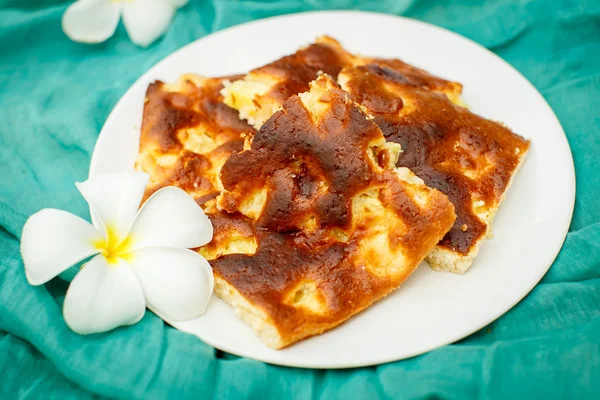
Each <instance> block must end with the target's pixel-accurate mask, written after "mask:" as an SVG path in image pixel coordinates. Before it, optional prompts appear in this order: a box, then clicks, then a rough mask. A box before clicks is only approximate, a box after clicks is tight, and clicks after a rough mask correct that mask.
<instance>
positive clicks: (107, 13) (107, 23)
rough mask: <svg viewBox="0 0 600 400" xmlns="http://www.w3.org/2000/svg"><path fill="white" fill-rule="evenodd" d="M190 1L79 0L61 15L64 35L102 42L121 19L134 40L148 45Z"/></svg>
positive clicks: (144, 45)
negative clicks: (178, 10)
mask: <svg viewBox="0 0 600 400" xmlns="http://www.w3.org/2000/svg"><path fill="white" fill-rule="evenodd" d="M187 3H188V0H78V1H76V2H75V3H73V4H71V5H70V6H69V8H67V11H65V13H64V15H63V18H62V28H63V31H64V32H65V34H66V35H67V36H68V37H69V38H70V39H72V40H74V41H76V42H83V43H100V42H104V41H105V40H106V39H108V38H109V37H111V36H112V35H113V34H114V33H115V30H116V29H117V26H118V25H119V19H120V18H121V15H122V16H123V24H124V25H125V29H126V30H127V34H128V35H129V37H130V38H131V41H132V42H133V43H135V44H137V45H138V46H142V47H146V46H148V45H150V43H152V42H154V41H155V40H156V39H158V38H159V37H160V36H162V35H163V34H164V33H165V32H166V31H167V28H168V27H169V24H170V23H171V19H172V18H173V15H174V14H175V11H176V10H177V9H178V8H180V7H183V6H184V5H186V4H187Z"/></svg>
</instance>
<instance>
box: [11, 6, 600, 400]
mask: <svg viewBox="0 0 600 400" xmlns="http://www.w3.org/2000/svg"><path fill="white" fill-rule="evenodd" d="M68 3H69V2H65V1H56V0H44V1H28V0H8V1H7V0H0V226H1V228H0V398H2V399H13V398H27V399H37V398H44V399H47V398H56V399H70V398H77V399H86V398H92V397H95V396H101V397H109V398H136V399H162V398H173V399H197V398H216V399H230V398H250V399H268V398H274V399H281V398H299V399H315V398H323V399H331V398H340V399H346V398H407V399H417V398H429V399H432V398H444V399H445V398H448V399H459V398H485V399H506V398H513V399H516V398H531V397H532V396H536V397H538V396H539V397H540V398H548V399H553V398H557V399H562V398H600V196H599V195H600V173H598V167H599V166H600V2H599V1H597V0H587V1H578V0H572V1H568V0H562V1H551V0H548V1H543V0H521V1H508V0H505V1H470V0H459V1H449V0H448V1H425V0H422V1H411V0H400V1H392V0H385V1H378V2H369V1H360V0H354V1H352V0H332V1H325V0H311V1H306V2H302V1H300V0H282V1H274V0H271V1H259V0H253V1H238V0H212V1H209V0H201V1H200V0H198V1H194V0H192V1H191V2H190V4H189V5H188V6H186V7H185V8H183V9H181V10H180V11H179V12H178V13H177V15H176V17H175V19H174V21H173V24H172V26H171V29H170V30H169V32H168V33H167V34H166V36H165V37H164V38H163V39H161V40H160V41H158V42H156V43H155V44H154V45H152V46H151V47H150V48H148V49H140V48H137V47H135V46H133V45H132V44H131V43H130V41H129V40H128V38H127V36H126V34H125V32H124V29H123V28H122V27H120V28H119V29H118V30H117V32H116V34H115V36H114V37H113V38H112V39H110V40H109V41H107V42H106V43H104V44H100V45H93V46H89V45H83V44H78V43H73V42H71V41H69V40H68V39H67V38H66V37H65V36H64V34H63V33H62V31H61V28H60V18H61V15H62V13H63V12H64V10H65V8H66V6H67V5H68ZM332 7H334V8H343V9H348V8H352V9H362V10H371V11H380V12H387V13H392V14H398V15H405V16H409V17H413V18H417V19H420V20H424V21H427V22H431V23H433V24H437V25H440V26H443V27H446V28H449V29H451V30H453V31H455V32H458V33H461V34H463V35H465V36H467V37H469V38H471V39H473V40H475V41H477V42H479V43H481V44H482V45H484V46H486V47H488V48H489V49H491V50H492V51H494V52H495V53H497V54H498V55H500V56H501V57H503V58H504V59H505V60H507V61H508V62H509V63H511V64H512V65H513V66H515V67H516V68H517V69H518V70H519V71H521V72H522V73H523V74H524V75H525V76H526V77H527V78H528V79H530V80H531V82H533V84H534V85H535V86H536V87H537V88H538V89H539V90H540V91H541V93H542V94H543V95H544V97H545V98H546V99H547V100H548V102H549V103H550V105H551V106H552V108H553V109H554V110H555V112H556V114H557V115H558V117H559V119H560V121H561V123H562V125H563V127H564V129H565V131H566V133H567V136H568V139H569V143H570V145H571V148H572V151H573V155H574V159H575V166H576V172H577V200H576V207H575V214H574V217H573V222H572V224H571V227H570V231H569V234H568V237H567V240H566V243H565V245H564V248H563V250H562V252H561V253H560V255H559V257H558V259H557V260H556V262H555V263H554V265H553V266H552V268H551V269H550V271H549V272H548V273H547V274H546V276H545V277H544V279H543V280H542V282H541V283H540V284H539V285H537V286H536V287H535V288H534V289H533V291H532V292H531V293H530V294H529V295H528V296H527V297H526V298H525V299H524V300H523V301H521V302H520V303H519V304H518V305H517V306H516V307H514V308H513V309H512V310H511V311H509V312H508V313H507V314H506V315H504V316H503V317H501V318H500V319H499V320H497V321H496V322H494V323H492V324H491V325H490V326H488V327H486V328H484V329H482V330H481V331H480V332H477V333H475V334H474V335H472V336H470V337H469V338H466V339H464V340H461V341H460V342H458V343H455V344H452V345H449V346H445V347H443V348H440V349H437V350H434V351H432V352H429V353H427V354H424V355H421V356H418V357H415V358H412V359H409V360H404V361H399V362H395V363H390V364H386V365H380V366H376V367H371V368H361V369H354V370H338V371H335V370H331V371H319V370H300V369H293V368H284V367H277V366H271V365H267V364H264V363H261V362H258V361H253V360H249V359H243V358H238V357H235V356H231V355H228V354H223V353H221V352H219V351H216V350H215V349H213V348H212V347H210V346H208V345H206V344H204V343H203V342H201V341H199V340H198V339H196V338H195V337H193V336H190V335H187V334H184V333H181V332H179V331H176V330H174V329H172V328H170V327H168V326H165V324H164V323H163V322H162V321H161V320H160V319H158V318H157V317H156V316H154V315H153V314H152V313H149V312H148V313H146V316H145V317H144V319H143V320H142V321H141V322H140V323H139V324H137V325H135V326H132V327H128V328H121V329H117V330H115V331H113V332H109V333H105V334H99V335H92V336H88V337H81V336H78V335H76V334H74V333H72V332H71V331H70V330H69V329H68V328H67V327H66V325H65V323H64V321H63V319H62V316H61V303H62V299H63V297H64V293H65V291H66V288H67V283H66V282H65V281H63V280H61V279H55V280H53V281H52V282H50V283H49V284H47V285H45V286H42V287H31V286H29V285H28V284H27V282H26V280H25V275H24V272H23V265H22V261H21V258H20V255H19V236H20V232H21V229H22V226H23V223H24V221H25V220H26V218H27V216H28V215H30V214H32V213H33V212H35V211H37V210H39V209H41V208H45V207H56V208H60V209H65V210H69V211H72V212H74V213H77V214H79V215H81V216H84V217H87V212H86V204H85V202H84V201H83V199H82V198H81V197H80V195H79V194H78V192H77V191H76V189H75V187H74V186H73V182H74V181H81V180H84V179H85V177H86V175H87V171H88V165H89V162H90V155H91V153H92V149H93V146H94V143H95V141H96V138H97V136H98V132H99V131H100V128H101V127H102V124H103V122H104V121H105V119H106V117H107V116H108V113H109V112H110V110H111V109H112V107H113V106H114V105H115V104H116V102H117V100H118V99H119V98H120V97H121V96H122V95H123V94H124V93H125V91H126V90H127V88H128V87H129V86H130V85H131V84H132V83H133V82H134V81H135V79H136V78H137V77H138V76H140V75H141V74H142V73H143V72H144V71H146V70H147V69H148V68H150V67H151V66H152V65H153V64H155V63H156V62H157V61H159V60H160V59H161V58H163V57H164V56H166V55H168V54H169V53H171V52H173V51H174V50H176V49H178V48H179V47H181V46H183V45H185V44H187V43H189V42H191V41H193V40H195V39H198V38H201V37H203V36H205V35H207V34H209V33H211V32H214V31H217V30H219V29H223V28H225V27H228V26H231V25H235V24H239V23H243V22H246V21H251V20H254V19H257V18H263V17H268V16H272V15H277V14H285V13H291V12H298V11H308V10H317V9H323V8H332ZM357 29H360V27H357ZM398 40H410V39H409V38H398ZM561 195H562V190H561V188H556V196H561ZM548 201H552V199H548Z"/></svg>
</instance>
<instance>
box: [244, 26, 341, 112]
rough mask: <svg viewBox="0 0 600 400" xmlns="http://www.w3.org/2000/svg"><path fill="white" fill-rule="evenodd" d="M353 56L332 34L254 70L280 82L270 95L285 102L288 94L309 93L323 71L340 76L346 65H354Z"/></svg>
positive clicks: (254, 72)
mask: <svg viewBox="0 0 600 400" xmlns="http://www.w3.org/2000/svg"><path fill="white" fill-rule="evenodd" d="M351 60H352V55H350V54H349V53H347V52H346V51H344V49H343V48H342V47H341V46H340V44H339V43H338V42H337V41H335V40H333V39H331V38H328V37H326V36H325V37H322V38H321V40H320V41H319V42H317V43H313V44H311V45H309V46H308V47H306V48H304V49H301V50H298V51H297V52H295V53H294V54H291V55H288V56H285V57H282V58H280V59H278V60H276V61H273V62H272V63H270V64H267V65H265V66H263V67H260V68H257V69H255V70H253V71H252V72H251V74H256V75H262V74H265V75H269V76H271V77H273V78H276V79H277V80H278V81H279V82H278V83H277V84H276V85H274V86H273V87H272V88H271V90H270V91H269V93H268V96H270V97H272V98H274V99H277V100H279V101H280V102H281V103H283V102H284V101H285V100H286V99H287V98H288V97H290V96H292V95H294V94H298V93H302V92H306V91H307V90H308V84H309V83H310V82H311V81H313V80H315V79H317V76H318V74H319V73H325V74H329V75H331V76H333V77H336V76H337V75H338V74H339V72H340V71H341V70H342V68H344V67H345V66H350V65H352V61H351Z"/></svg>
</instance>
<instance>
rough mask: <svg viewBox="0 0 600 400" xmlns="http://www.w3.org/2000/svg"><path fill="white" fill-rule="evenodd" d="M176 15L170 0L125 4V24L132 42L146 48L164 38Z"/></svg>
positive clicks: (150, 0)
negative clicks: (161, 37)
mask: <svg viewBox="0 0 600 400" xmlns="http://www.w3.org/2000/svg"><path fill="white" fill-rule="evenodd" d="M173 14H175V7H174V6H173V5H172V4H171V2H170V1H169V0H135V1H127V2H125V3H123V24H124V25H125V29H126V30H127V33H128V34H129V38H130V39H131V41H132V42H133V43H135V44H137V45H138V46H142V47H146V46H148V45H150V43H152V42H154V41H155V40H156V39H158V38H159V37H160V36H162V35H163V34H164V33H165V32H166V31H167V28H168V27H169V24H170V23H171V19H172V18H173Z"/></svg>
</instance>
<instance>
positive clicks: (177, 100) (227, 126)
mask: <svg viewBox="0 0 600 400" xmlns="http://www.w3.org/2000/svg"><path fill="white" fill-rule="evenodd" d="M231 78H235V77H228V78H203V77H200V76H197V75H192V74H189V75H183V76H182V77H181V78H180V79H179V80H178V81H177V82H175V83H173V84H166V83H163V82H154V83H152V84H151V85H150V86H149V87H148V90H147V92H146V99H145V104H144V113H143V119H142V129H141V135H140V149H139V155H138V158H137V161H136V169H137V170H140V171H145V172H147V173H148V174H149V175H150V183H149V185H148V189H147V191H146V195H145V198H147V197H148V196H150V195H151V194H152V193H154V192H155V191H156V190H158V189H160V188H161V187H163V186H170V185H174V186H178V187H180V188H182V189H184V190H185V191H186V192H188V193H190V194H191V195H192V196H193V197H194V199H195V200H196V201H197V202H198V204H200V205H204V204H205V203H207V202H210V201H211V200H212V202H213V203H214V199H215V198H216V196H217V195H218V194H219V193H220V192H221V189H222V186H221V182H220V181H219V172H220V170H221V166H222V165H223V163H224V162H225V160H227V158H229V155H230V154H231V153H232V152H234V151H240V150H242V147H243V143H244V139H243V137H242V136H243V134H244V133H245V132H253V129H252V127H251V126H249V125H248V124H246V123H245V122H243V121H241V120H240V119H239V117H238V115H237V112H236V111H235V110H233V109H231V108H229V107H227V106H226V105H224V104H223V102H222V96H221V95H220V93H219V92H220V90H221V89H222V88H223V80H226V79H231Z"/></svg>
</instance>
